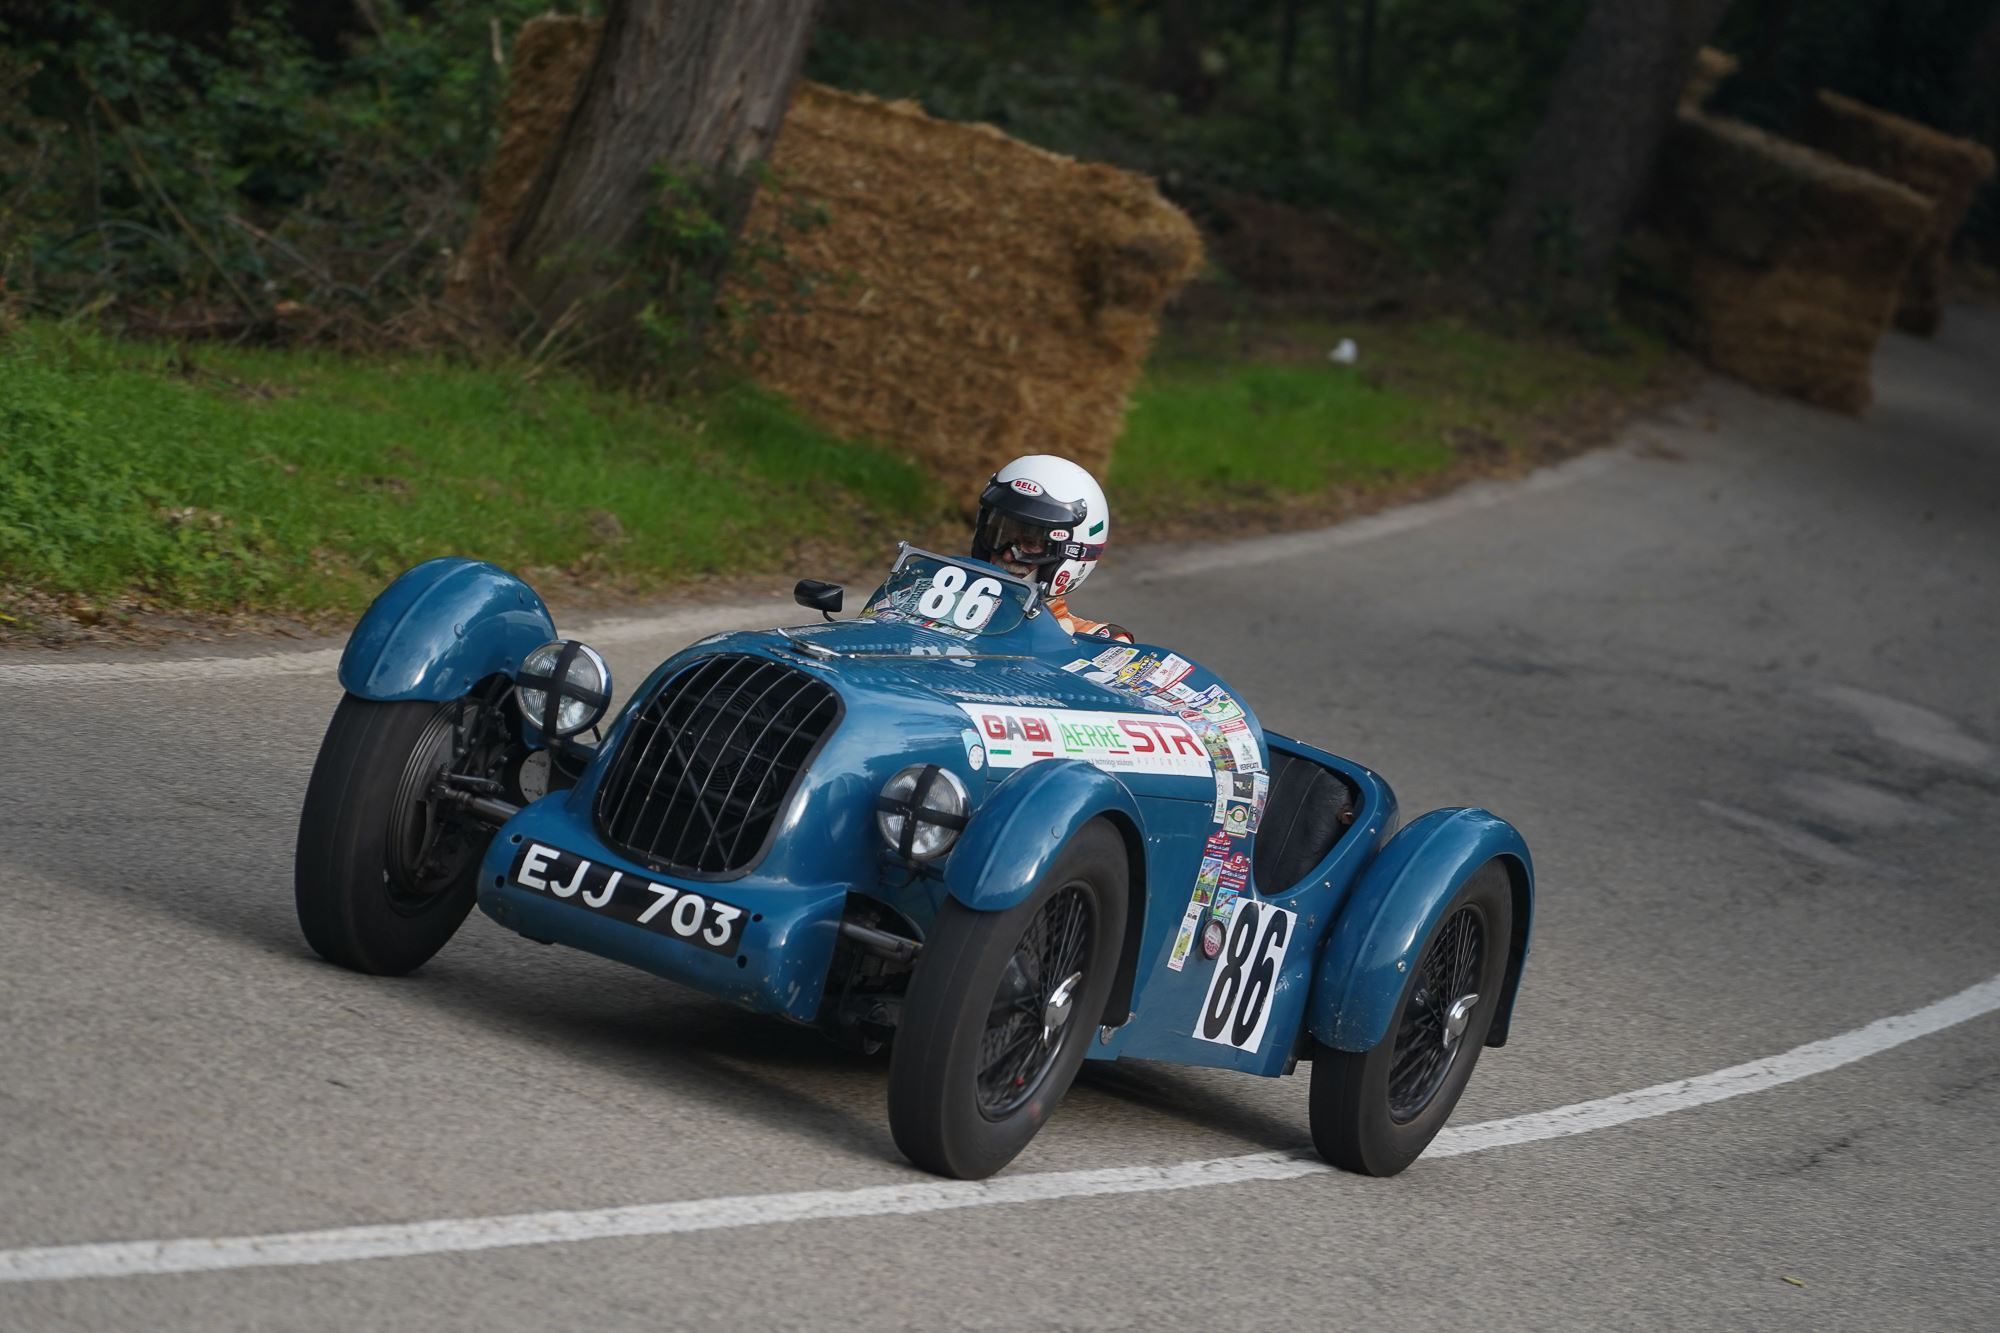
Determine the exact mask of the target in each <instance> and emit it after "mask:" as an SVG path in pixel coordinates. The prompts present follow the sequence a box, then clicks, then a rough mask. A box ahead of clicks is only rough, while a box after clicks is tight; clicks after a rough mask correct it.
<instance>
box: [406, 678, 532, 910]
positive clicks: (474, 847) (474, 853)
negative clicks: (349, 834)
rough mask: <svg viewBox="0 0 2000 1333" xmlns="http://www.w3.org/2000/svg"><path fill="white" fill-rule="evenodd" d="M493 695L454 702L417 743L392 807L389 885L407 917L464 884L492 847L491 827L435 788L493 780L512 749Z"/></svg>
mask: <svg viewBox="0 0 2000 1333" xmlns="http://www.w3.org/2000/svg"><path fill="white" fill-rule="evenodd" d="M497 711H498V710H497V709H496V708H495V706H494V705H493V704H491V703H489V702H487V701H484V700H481V699H478V698H471V697H468V698H464V699H460V700H457V701H456V702H455V703H452V704H448V705H446V706H445V707H444V708H442V709H440V710H439V711H438V714H437V716H436V717H434V718H432V719H431V721H430V723H429V724H428V725H427V726H426V727H425V728H424V730H423V733H422V734H421V735H420V736H419V737H418V738H417V742H416V744H415V745H414V746H412V747H411V750H410V757H409V760H408V762H407V763H406V764H405V765H404V766H403V772H402V776H401V778H400V779H399V780H398V781H397V783H396V794H395V798H394V799H393V801H392V802H391V803H390V807H389V829H388V838H387V840H386V843H385V845H384V852H385V853H386V855H385V856H384V858H383V887H384V889H385V890H386V891H387V893H388V895H389V904H390V906H391V907H392V908H394V909H395V910H396V911H397V912H398V913H400V914H402V915H404V916H410V915H415V914H416V913H419V912H423V911H425V910H427V909H428V908H430V907H431V906H432V905H433V904H434V903H436V902H437V901H438V900H439V899H440V898H441V897H443V896H444V895H445V894H447V893H448V892H449V891H450V890H451V889H452V888H453V887H454V886H456V885H458V884H459V883H461V882H462V881H463V880H464V878H465V875H466V873H467V871H468V869H469V868H470V867H471V866H473V865H474V864H475V863H476V862H477V861H478V860H479V858H480V856H481V855H482V854H483V853H484V851H485V849H486V843H487V839H488V837H489V831H488V830H486V829H484V828H481V827H477V826H469V825H468V824H467V822H466V820H465V819H464V818H463V817H462V816H460V815H459V814H458V813H457V812H456V811H454V810H453V809H451V807H449V806H448V805H446V804H445V803H444V802H442V801H439V800H438V799H436V797H435V796H434V795H433V794H432V793H433V789H434V788H435V787H436V786H437V784H438V783H439V782H441V781H443V779H444V778H445V777H446V776H447V775H452V776H462V777H475V778H488V779H490V778H493V777H495V776H496V775H497V774H498V773H499V771H500V768H501V766H502V761H503V759H504V757H505V750H506V735H505V723H504V721H503V720H501V719H500V718H498V717H496V716H494V714H495V713H496V712H497Z"/></svg>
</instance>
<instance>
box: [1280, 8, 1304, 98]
mask: <svg viewBox="0 0 2000 1333" xmlns="http://www.w3.org/2000/svg"><path fill="white" fill-rule="evenodd" d="M1298 54H1299V0H1278V96H1279V98H1280V99H1283V100H1285V101H1289V100H1290V98H1291V96H1292V67H1293V66H1294V65H1295V64H1297V63H1298Z"/></svg>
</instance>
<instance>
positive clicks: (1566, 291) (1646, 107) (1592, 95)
mask: <svg viewBox="0 0 2000 1333" xmlns="http://www.w3.org/2000/svg"><path fill="white" fill-rule="evenodd" d="M1728 8H1729V0H1596V3H1594V4H1593V5H1592V6H1591V8H1590V12H1589V14H1588V15H1587V16H1586V17H1585V19H1584V22H1583V29H1582V31H1581V32H1579V33H1578V34H1577V37H1576V40H1575V41H1574V42H1572V43H1571V44H1570V48H1569V54H1568V56H1566V57H1565V58H1564V60H1563V66H1562V69H1561V71H1560V72H1559V73H1558V74H1557V75H1556V81H1555V87H1554V88H1553V89H1552V90H1551V92H1550V95H1549V107H1548V110H1547V111H1546V112H1545V113H1544V114H1543V117H1542V123H1541V126H1540V128H1538V129H1537V130H1536V131H1535V136H1534V139H1533V140H1532V141H1531V142H1530V143H1529V145H1528V150H1527V152H1526V153H1525V154H1524V155H1523V156H1522V159H1521V164H1520V166H1519V167H1518V168H1517V169H1516V171H1515V173H1514V180H1513V183H1512V185H1511V186H1510V187H1509V189H1508V193H1507V202H1506V206H1505V207H1504V208H1502V209H1501V212H1500V218H1499V221H1498V222H1496V223H1495V224H1494V227H1493V235H1492V239H1491V243H1490V244H1489V246H1488V249H1487V273H1488V276H1489V279H1490V280H1491V282H1492V283H1493V285H1494V286H1496V287H1497V288H1499V289H1500V290H1501V291H1503V292H1507V293H1510V294H1514V295H1527V294H1531V293H1540V294H1544V295H1547V296H1549V297H1551V298H1552V299H1554V300H1555V301H1556V302H1557V303H1558V304H1560V305H1565V306H1579V307H1580V306H1587V305H1590V304H1594V303H1600V302H1602V301H1603V300H1604V299H1605V298H1606V296H1607V295H1608V291H1609V287H1610V282H1611V267H1612V260H1613V257H1614V256H1615V255H1616V253H1617V249H1618V242H1619V239H1620V237H1621V235H1622V234H1623V232H1624V229H1625V224H1626V222H1627V221H1628V220H1629V219H1630V217H1631V215H1632V212H1633V210H1634V209H1635V208H1636V207H1637V206H1638V204H1639V201H1640V198H1641V196H1642V195H1643V194H1644V192H1645V188H1646V182H1647V179H1648V178H1649V177H1650V176H1651V175H1652V169H1653V157H1654V154H1655V152H1656V151H1657V150H1658V148H1659V145H1660V140H1661V138H1662V137H1663V136H1664V135H1665V133H1666V130H1667V126H1668V124H1669V123H1670V120H1671V117H1672V116H1673V113H1674V107H1675V105H1676V103H1677V102H1678V100H1679V98H1680V94H1681V88H1682V86H1683V85H1684V84H1685V83H1686V81H1687V77H1688V73H1689V71H1690V69H1691V68H1692V67H1693V64H1694V57H1695V53H1696V52H1697V51H1699V50H1700V49H1701V47H1702V44H1703V43H1704V42H1706V41H1707V40H1708V38H1709V35H1710V34H1711V33H1713V32H1714V31H1715V25H1716V24H1717V23H1718V22H1720V21H1721V19H1722V15H1723V12H1724V11H1725V10H1727V9H1728Z"/></svg>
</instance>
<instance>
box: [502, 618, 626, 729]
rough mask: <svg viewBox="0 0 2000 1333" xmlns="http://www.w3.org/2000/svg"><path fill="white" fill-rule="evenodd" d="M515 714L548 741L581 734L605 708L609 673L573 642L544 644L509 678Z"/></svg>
mask: <svg viewBox="0 0 2000 1333" xmlns="http://www.w3.org/2000/svg"><path fill="white" fill-rule="evenodd" d="M514 697H515V698H516V699H518V700H519V701H520V704H521V715H522V716H523V717H525V718H527V719H528V721H530V722H532V723H533V724H534V725H536V726H538V727H540V728H541V729H542V734H543V735H545V736H548V737H551V738H558V737H563V736H574V735H576V734H577V733H578V732H579V731H587V730H589V729H590V728H591V727H592V726H594V725H596V722H597V719H599V718H601V717H603V716H604V710H605V709H606V708H608V707H609V706H610V704H611V668H610V667H608V666H606V665H604V659H603V658H602V657H600V656H598V654H597V650H596V649H595V648H588V647H585V646H584V645H583V644H580V643H578V642H577V641H576V640H575V639H557V640H556V641H555V642H554V643H545V644H543V645H542V646H541V647H539V648H537V649H535V651H534V652H532V653H529V654H528V655H527V657H526V658H524V659H522V662H521V670H520V672H519V673H518V674H517V675H516V676H515V677H514Z"/></svg>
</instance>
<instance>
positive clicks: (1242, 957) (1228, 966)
mask: <svg viewBox="0 0 2000 1333" xmlns="http://www.w3.org/2000/svg"><path fill="white" fill-rule="evenodd" d="M1297 923H1298V914H1297V913H1295V912H1287V911H1286V910H1285V909H1284V908H1282V907H1273V906H1272V905H1271V904H1269V903H1261V902H1258V901H1257V900H1256V899H1254V898H1238V899H1237V901H1236V906H1235V910H1234V912H1233V914H1232V919H1231V920H1230V923H1229V940H1228V942H1227V943H1226V944H1224V945H1223V948H1222V957H1221V958H1219V959H1217V960H1216V964H1215V973H1214V975H1213V976H1211V977H1209V979H1208V994H1207V995H1205V996H1203V997H1202V1001H1201V1014H1200V1016H1199V1017H1198V1018H1196V1019H1195V1025H1194V1035H1195V1036H1196V1037H1197V1038H1199V1039H1200V1040H1202V1041H1212V1042H1215V1043H1216V1044H1218V1045H1221V1046H1234V1047H1235V1048H1236V1049H1237V1050H1239V1051H1248V1052H1250V1053H1251V1054H1252V1055H1255V1054H1256V1053H1257V1048H1258V1047H1259V1046H1261V1045H1263V1044H1264V1028H1265V1026H1266V1025H1267V1024H1268V1023H1269V1022H1270V1018H1271V997H1272V996H1273V995H1274V994H1275V993H1276V991H1277V988H1278V972H1279V970H1280V969H1281V968H1282V967H1283V966H1284V964H1285V949H1286V947H1287V946H1288V945H1289V944H1290V943H1291V942H1292V928H1293V927H1294V926H1295V925H1296V924H1297Z"/></svg>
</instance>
